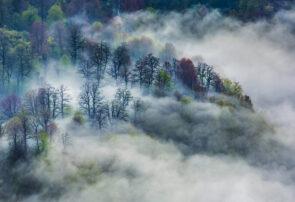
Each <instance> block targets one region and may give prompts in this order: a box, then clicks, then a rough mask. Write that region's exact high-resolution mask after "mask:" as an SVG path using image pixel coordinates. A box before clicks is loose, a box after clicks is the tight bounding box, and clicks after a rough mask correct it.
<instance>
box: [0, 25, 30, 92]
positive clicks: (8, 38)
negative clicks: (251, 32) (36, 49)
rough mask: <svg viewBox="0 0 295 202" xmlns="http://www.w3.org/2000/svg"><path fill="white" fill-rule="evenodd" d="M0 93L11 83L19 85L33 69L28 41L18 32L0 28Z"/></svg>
mask: <svg viewBox="0 0 295 202" xmlns="http://www.w3.org/2000/svg"><path fill="white" fill-rule="evenodd" d="M0 62H1V65H0V82H1V85H0V86H1V87H0V93H4V92H3V91H4V90H5V89H6V90H7V89H8V88H9V87H10V86H11V84H12V83H14V84H17V86H19V85H20V84H22V83H23V81H24V80H25V78H26V77H28V76H29V75H30V73H31V72H32V69H33V57H32V49H31V45H30V42H29V41H28V40H26V39H25V38H24V37H23V36H22V35H21V34H20V33H18V32H15V31H8V30H5V29H0Z"/></svg>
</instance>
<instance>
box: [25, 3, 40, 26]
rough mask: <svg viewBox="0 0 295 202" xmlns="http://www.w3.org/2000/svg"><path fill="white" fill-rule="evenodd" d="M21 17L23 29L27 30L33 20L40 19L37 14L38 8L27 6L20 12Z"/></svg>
mask: <svg viewBox="0 0 295 202" xmlns="http://www.w3.org/2000/svg"><path fill="white" fill-rule="evenodd" d="M21 19H22V21H23V28H24V29H25V30H28V29H29V27H31V25H32V24H33V23H34V22H39V21H41V18H40V17H39V16H38V10H37V9H36V8H35V7H32V6H29V7H28V9H27V10H25V11H24V12H22V16H21Z"/></svg>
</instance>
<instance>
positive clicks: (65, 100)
mask: <svg viewBox="0 0 295 202" xmlns="http://www.w3.org/2000/svg"><path fill="white" fill-rule="evenodd" d="M67 91H68V89H67V88H66V87H65V86H64V85H61V86H60V88H59V91H58V92H59V102H60V107H59V110H60V114H61V117H62V118H64V117H65V108H66V107H68V106H69V103H70V95H69V94H68V93H67Z"/></svg>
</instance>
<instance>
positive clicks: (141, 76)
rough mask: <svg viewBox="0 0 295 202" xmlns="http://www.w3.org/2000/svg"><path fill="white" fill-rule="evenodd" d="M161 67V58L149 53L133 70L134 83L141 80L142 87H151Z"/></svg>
mask: <svg viewBox="0 0 295 202" xmlns="http://www.w3.org/2000/svg"><path fill="white" fill-rule="evenodd" d="M158 69H159V58H157V57H155V56H153V55H152V54H149V55H147V56H145V57H143V58H140V59H139V60H138V61H137V62H136V64H135V68H134V70H133V75H132V80H133V82H134V83H136V82H139V85H140V87H143V86H145V87H147V88H150V87H151V86H152V84H153V82H154V79H155V77H156V74H157V72H158Z"/></svg>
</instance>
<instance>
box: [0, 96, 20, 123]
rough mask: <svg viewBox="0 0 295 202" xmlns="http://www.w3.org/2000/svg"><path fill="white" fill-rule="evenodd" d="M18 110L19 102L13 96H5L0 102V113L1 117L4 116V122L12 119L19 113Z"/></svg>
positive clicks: (18, 99)
mask: <svg viewBox="0 0 295 202" xmlns="http://www.w3.org/2000/svg"><path fill="white" fill-rule="evenodd" d="M20 108H21V100H20V98H19V97H18V96H17V95H15V94H12V95H7V96H6V97H5V98H4V99H3V100H1V102H0V111H1V114H2V116H4V118H5V120H8V119H10V118H12V117H14V116H15V115H16V114H17V113H18V112H19V111H20Z"/></svg>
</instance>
